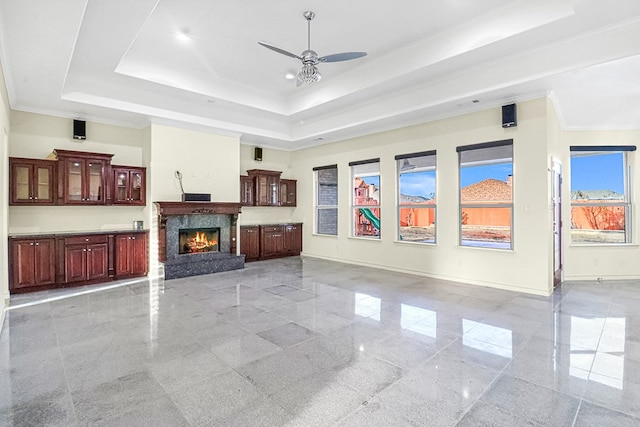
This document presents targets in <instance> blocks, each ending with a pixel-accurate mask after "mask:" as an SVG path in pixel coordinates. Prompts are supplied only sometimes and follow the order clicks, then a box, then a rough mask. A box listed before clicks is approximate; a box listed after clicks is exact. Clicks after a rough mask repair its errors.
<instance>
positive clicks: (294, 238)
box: [284, 224, 302, 255]
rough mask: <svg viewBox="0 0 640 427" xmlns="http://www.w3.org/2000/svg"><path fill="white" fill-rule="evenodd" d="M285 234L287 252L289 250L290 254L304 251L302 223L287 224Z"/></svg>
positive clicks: (298, 253)
mask: <svg viewBox="0 0 640 427" xmlns="http://www.w3.org/2000/svg"><path fill="white" fill-rule="evenodd" d="M284 235H285V248H284V249H285V252H287V254H288V255H300V252H302V225H301V224H290V225H285V227H284Z"/></svg>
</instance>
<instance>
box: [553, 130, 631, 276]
mask: <svg viewBox="0 0 640 427" xmlns="http://www.w3.org/2000/svg"><path fill="white" fill-rule="evenodd" d="M561 138H562V140H563V142H564V144H565V147H566V150H565V153H564V157H563V164H564V170H563V175H564V182H565V183H566V185H563V189H562V190H563V191H562V200H563V201H566V202H565V203H563V206H562V216H563V218H564V221H563V222H564V225H565V227H564V228H563V239H564V242H565V244H564V273H565V274H564V278H565V280H583V279H586V280H593V279H597V278H602V279H605V280H606V279H637V278H640V268H638V261H639V260H640V250H639V243H640V241H639V239H640V234H639V233H638V226H639V224H638V220H637V218H638V208H637V206H638V205H637V203H638V196H639V195H640V176H639V175H638V172H637V166H638V162H637V156H638V152H637V151H635V152H632V153H630V155H629V156H628V160H629V165H630V167H631V177H632V180H631V189H630V190H631V195H632V196H635V200H632V202H635V203H633V206H632V208H631V217H632V220H631V224H630V225H631V231H632V236H631V240H632V242H633V243H631V244H627V245H614V246H597V245H586V246H585V245H572V244H571V235H570V231H571V230H570V224H571V220H570V218H571V185H570V178H571V162H570V157H569V147H570V146H571V145H638V142H640V131H565V132H562V133H561Z"/></svg>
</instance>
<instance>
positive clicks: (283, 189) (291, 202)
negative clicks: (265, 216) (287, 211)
mask: <svg viewBox="0 0 640 427" xmlns="http://www.w3.org/2000/svg"><path fill="white" fill-rule="evenodd" d="M296 183H297V181H296V180H295V179H281V180H280V205H281V206H295V205H296Z"/></svg>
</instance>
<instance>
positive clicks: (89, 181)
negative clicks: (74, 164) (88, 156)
mask: <svg viewBox="0 0 640 427" xmlns="http://www.w3.org/2000/svg"><path fill="white" fill-rule="evenodd" d="M85 168H86V169H85V170H86V172H85V173H86V175H85V177H86V181H85V183H84V193H85V197H86V198H85V202H87V203H92V204H104V195H105V193H104V182H105V179H104V162H103V161H102V160H89V161H87V162H86V166H85Z"/></svg>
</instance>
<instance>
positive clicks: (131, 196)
mask: <svg viewBox="0 0 640 427" xmlns="http://www.w3.org/2000/svg"><path fill="white" fill-rule="evenodd" d="M112 170H113V203H114V204H125V205H142V206H144V205H145V204H146V197H145V190H146V184H145V178H146V169H145V168H132V167H128V168H122V167H113V168H112Z"/></svg>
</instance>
